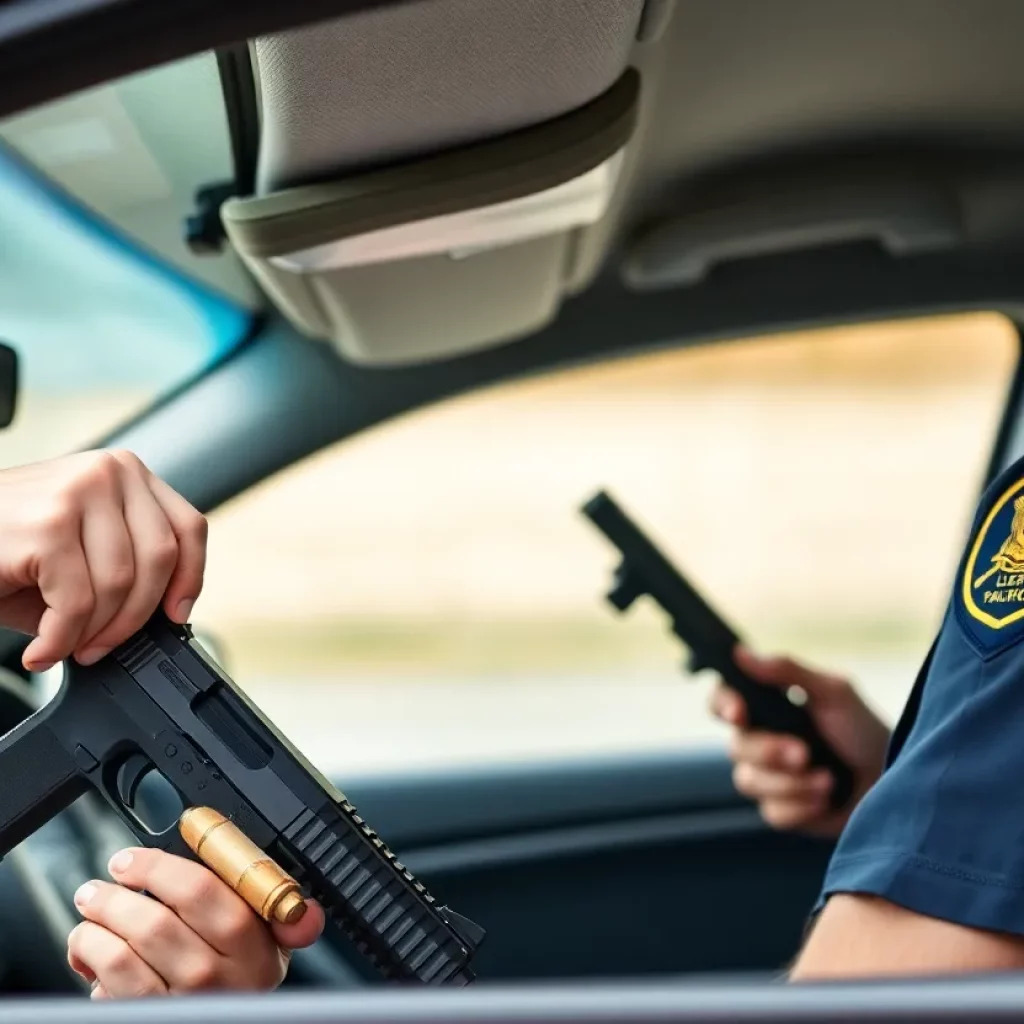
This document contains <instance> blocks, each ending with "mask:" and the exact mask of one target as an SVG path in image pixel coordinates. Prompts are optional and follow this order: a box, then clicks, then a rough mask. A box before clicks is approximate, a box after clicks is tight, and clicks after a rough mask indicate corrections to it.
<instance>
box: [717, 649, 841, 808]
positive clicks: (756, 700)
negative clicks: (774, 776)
mask: <svg viewBox="0 0 1024 1024" xmlns="http://www.w3.org/2000/svg"><path fill="white" fill-rule="evenodd" d="M724 681H725V684H726V685H727V686H728V687H729V688H730V689H732V690H734V691H736V692H737V693H738V694H739V695H740V696H741V697H742V698H743V700H744V702H745V704H746V706H747V722H748V724H749V726H750V728H751V729H756V730H759V731H762V732H774V733H784V734H786V735H790V736H795V737H796V738H797V739H800V740H802V741H803V742H804V743H805V744H806V745H807V748H808V752H809V754H810V762H811V765H812V766H814V767H816V768H825V769H827V770H828V771H829V772H830V773H831V775H832V779H833V785H832V791H831V793H830V795H829V803H830V804H831V806H832V808H833V810H841V809H842V808H844V807H846V806H847V805H848V804H849V802H850V800H851V798H852V797H853V791H854V784H855V781H856V779H855V776H854V773H853V770H852V769H851V768H850V766H849V765H848V764H847V763H846V762H845V761H844V760H843V759H842V758H841V757H840V756H839V755H838V754H837V753H836V752H835V750H833V749H832V746H831V745H830V744H829V743H828V741H827V740H826V739H825V738H824V737H823V736H822V735H821V732H820V730H819V729H818V727H817V725H816V724H815V722H814V719H813V718H812V717H811V714H810V711H808V709H807V708H806V707H803V706H801V705H797V704H794V703H793V702H792V701H791V700H790V699H789V697H788V696H787V695H786V693H785V691H784V690H781V689H777V688H776V687H773V686H766V685H765V684H764V683H759V682H757V681H756V680H754V679H752V678H751V677H750V676H748V675H747V674H746V673H745V672H743V671H741V670H740V669H739V668H738V667H737V666H735V665H734V666H733V667H732V668H731V670H730V671H729V672H727V673H726V674H725V677H724Z"/></svg>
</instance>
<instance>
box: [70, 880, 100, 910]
mask: <svg viewBox="0 0 1024 1024" xmlns="http://www.w3.org/2000/svg"><path fill="white" fill-rule="evenodd" d="M96 892H97V889H96V886H95V885H93V884H92V882H86V883H85V885H82V886H79V888H78V891H77V892H76V893H75V906H76V907H87V906H88V905H89V904H90V903H91V902H92V898H93V896H95V895H96Z"/></svg>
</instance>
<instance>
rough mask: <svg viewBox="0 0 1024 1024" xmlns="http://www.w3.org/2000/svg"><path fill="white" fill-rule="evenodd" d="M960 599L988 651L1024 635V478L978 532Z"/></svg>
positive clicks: (996, 505)
mask: <svg viewBox="0 0 1024 1024" xmlns="http://www.w3.org/2000/svg"><path fill="white" fill-rule="evenodd" d="M959 597H960V600H959V601H958V602H957V603H958V604H959V605H960V606H961V610H962V612H963V613H965V614H964V615H962V616H961V618H962V620H963V621H964V625H965V626H967V628H968V631H969V632H970V634H971V636H972V637H973V638H974V639H975V640H976V641H977V642H978V643H979V644H980V645H981V646H982V647H983V648H984V649H985V650H986V651H990V652H994V651H996V650H997V649H999V648H1002V647H1005V646H1007V645H1008V644H1010V643H1012V642H1013V641H1015V640H1016V639H1017V638H1018V637H1019V636H1021V635H1024V477H1021V478H1020V479H1018V480H1017V481H1016V482H1015V483H1014V484H1012V485H1011V486H1010V487H1008V488H1007V489H1006V490H1004V491H1003V493H1002V494H1000V495H999V497H998V498H996V500H995V503H994V504H993V505H992V507H991V509H990V510H989V512H988V514H987V515H986V516H985V518H984V520H983V521H982V523H981V526H980V527H979V528H978V532H977V535H976V536H975V538H974V542H973V543H972V544H971V548H970V550H969V552H968V554H967V558H966V560H965V562H964V566H963V575H962V578H961V582H960V594H959Z"/></svg>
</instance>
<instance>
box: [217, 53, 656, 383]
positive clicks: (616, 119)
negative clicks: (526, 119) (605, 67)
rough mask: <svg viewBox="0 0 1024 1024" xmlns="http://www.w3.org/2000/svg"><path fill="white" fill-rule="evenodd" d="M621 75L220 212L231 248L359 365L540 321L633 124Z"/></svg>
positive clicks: (603, 202)
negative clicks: (476, 134)
mask: <svg viewBox="0 0 1024 1024" xmlns="http://www.w3.org/2000/svg"><path fill="white" fill-rule="evenodd" d="M638 98H639V78H638V76H637V74H636V72H634V71H632V70H629V71H627V72H626V73H625V74H624V75H623V76H622V77H621V78H620V79H619V80H618V81H617V82H616V83H615V84H614V85H613V86H612V87H611V88H610V89H608V90H606V91H605V92H604V93H603V94H601V95H599V96H598V97H597V98H596V99H594V100H592V101H591V102H589V103H587V104H585V105H583V106H581V107H579V108H578V109H576V110H574V111H572V112H570V113H566V114H563V115H561V116H560V117H557V118H553V119H550V120H547V121H545V122H544V123H541V124H538V125H535V126H533V127H528V128H522V129H519V130H516V131H513V132H510V133H507V134H504V135H500V136H498V137H495V138H490V139H488V140H486V141H482V142H476V143H473V144H470V145H466V146H460V147H458V148H453V149H449V150H447V151H445V152H442V153H440V154H434V155H429V156H424V157H417V158H413V159H406V160H403V161H402V162H401V163H397V164H392V165H390V166H387V167H384V168H380V169H376V170H370V171H359V172H354V173H351V174H347V175H345V176H337V177H334V178H333V179H332V180H329V181H319V182H318V183H316V184H311V185H298V186H295V187H291V188H283V189H280V190H276V191H272V192H270V193H269V194H267V195H262V196H257V197H252V198H236V199H231V200H229V201H228V202H227V203H225V204H224V206H223V207H222V209H221V217H222V220H223V223H224V227H225V231H226V232H227V235H228V237H229V238H230V240H231V242H232V244H233V246H234V248H235V250H236V251H237V252H238V254H239V255H240V256H241V258H242V259H243V260H244V261H245V263H246V264H247V265H248V267H249V268H250V270H251V271H252V273H253V274H254V275H255V276H256V278H257V279H258V280H259V281H260V283H261V284H262V286H263V287H264V288H265V289H266V290H267V292H268V293H269V294H270V295H271V297H272V298H273V299H274V300H275V302H276V303H277V304H278V306H279V307H280V308H281V309H282V311H283V312H284V313H285V314H286V315H287V316H288V317H289V318H290V319H291V320H292V321H293V322H294V323H295V324H296V325H297V326H298V327H299V329H300V330H302V331H303V332H305V333H307V334H310V335H313V336H316V337H321V338H325V339H329V340H331V341H332V342H333V343H334V344H335V345H336V346H337V348H338V349H339V350H340V351H341V352H342V353H343V354H344V355H345V356H346V357H348V358H350V359H352V360H354V361H357V362H360V363H365V364H378V365H393V364H396V363H403V362H412V361H420V360H424V359H436V358H441V357H445V356H451V355H455V354H458V353H462V352H467V351H470V350H473V349H477V348H481V347H483V346H486V345H492V344H496V343H499V342H502V341H506V340H510V339H513V338H515V337H517V336H521V335H524V334H527V333H530V332H532V331H535V330H537V329H538V328H539V327H541V326H542V325H543V324H544V323H545V322H547V321H548V320H549V319H550V318H551V317H552V316H553V315H554V314H555V312H556V311H557V309H558V306H559V304H560V302H561V299H562V296H563V294H564V292H565V290H566V288H567V286H568V283H569V282H571V281H573V279H574V276H576V274H577V268H575V267H574V254H575V252H576V250H577V245H576V244H575V243H576V242H577V241H578V235H579V233H580V232H585V231H586V230H587V229H588V228H589V227H590V226H591V225H593V224H595V223H596V222H597V221H599V220H600V219H601V218H602V217H603V216H604V214H605V212H606V210H607V209H608V206H609V203H610V201H611V198H612V195H613V193H614V190H615V186H616V182H617V181H618V178H619V174H620V171H621V168H622V165H623V161H624V159H625V155H626V153H627V149H628V144H629V140H630V138H631V136H632V133H633V130H634V126H635V123H636V114H637V104H638Z"/></svg>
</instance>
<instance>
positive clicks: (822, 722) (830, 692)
mask: <svg viewBox="0 0 1024 1024" xmlns="http://www.w3.org/2000/svg"><path fill="white" fill-rule="evenodd" d="M736 661H737V663H738V664H739V665H740V667H741V668H743V669H744V670H745V671H747V672H748V673H749V674H750V675H751V676H753V678H754V679H756V680H758V681H759V682H762V683H767V684H768V685H770V686H778V687H782V688H789V687H791V686H798V687H800V689H802V690H803V691H804V692H805V693H806V694H807V699H808V701H807V707H808V710H809V711H810V713H811V715H812V717H813V718H814V721H815V722H816V723H817V726H818V728H819V729H820V730H821V734H822V736H823V737H824V738H825V739H826V740H827V741H828V742H829V743H830V744H831V745H832V747H833V748H834V750H835V751H836V753H837V754H838V755H839V756H840V757H842V758H843V760H845V761H846V762H847V764H849V765H850V767H851V768H852V769H853V772H854V776H855V785H854V795H853V798H852V799H851V800H850V803H849V804H848V806H846V807H844V808H842V809H840V810H838V811H833V810H832V809H831V807H830V806H829V793H830V792H831V789H832V776H831V774H830V773H829V772H828V770H827V769H820V768H819V769H812V768H810V767H809V764H808V759H809V754H808V750H807V746H806V744H804V743H803V742H802V741H801V740H799V739H797V738H796V737H793V736H784V735H778V734H773V733H764V732H756V731H753V730H751V729H749V728H748V727H747V719H746V706H745V704H744V702H743V699H742V698H741V697H739V696H738V695H737V694H736V693H734V692H733V691H732V690H729V689H727V688H726V687H725V686H724V685H722V684H721V683H720V684H719V686H718V687H717V689H716V690H715V691H714V692H713V694H712V699H711V708H712V711H713V713H714V714H715V715H717V717H719V718H720V719H722V720H723V721H724V722H727V723H728V724H729V725H731V726H733V728H734V729H735V733H734V735H733V741H732V748H731V756H732V760H733V764H734V769H733V780H734V782H735V785H736V788H737V789H738V790H739V791H740V792H741V793H743V794H744V795H745V796H747V797H749V798H750V799H752V800H755V801H756V802H757V804H758V807H759V809H760V811H761V816H762V817H763V818H764V820H765V821H767V822H768V824H770V825H772V826H773V827H775V828H778V829H799V830H801V831H806V832H813V833H815V834H818V835H828V836H836V835H838V834H839V833H840V832H841V831H842V829H843V826H844V825H845V824H846V821H847V819H848V818H849V816H850V814H851V813H852V811H853V808H854V807H855V806H856V805H857V803H858V802H859V801H860V799H861V798H862V797H863V796H864V794H865V793H866V792H867V791H868V790H869V789H870V788H871V786H872V785H874V783H875V782H876V781H877V779H878V777H879V775H880V774H881V771H882V765H883V762H884V758H885V750H886V746H887V744H888V741H889V730H888V729H887V728H886V726H885V725H884V723H882V722H881V721H880V720H879V719H878V718H877V717H876V715H875V714H874V712H872V711H871V709H870V708H869V707H868V706H867V705H866V704H865V703H864V702H863V701H862V700H861V699H860V697H859V696H858V695H857V692H856V691H855V690H854V688H853V687H852V686H851V685H850V683H849V681H847V680H846V679H843V678H841V677H839V676H833V675H827V674H825V673H824V672H817V671H815V670H814V669H810V668H807V667H806V666H804V665H800V664H798V663H797V662H794V661H791V660H790V659H789V658H760V657H757V656H756V655H754V654H752V653H751V652H749V651H747V650H745V649H743V648H739V649H738V650H737V652H736Z"/></svg>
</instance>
